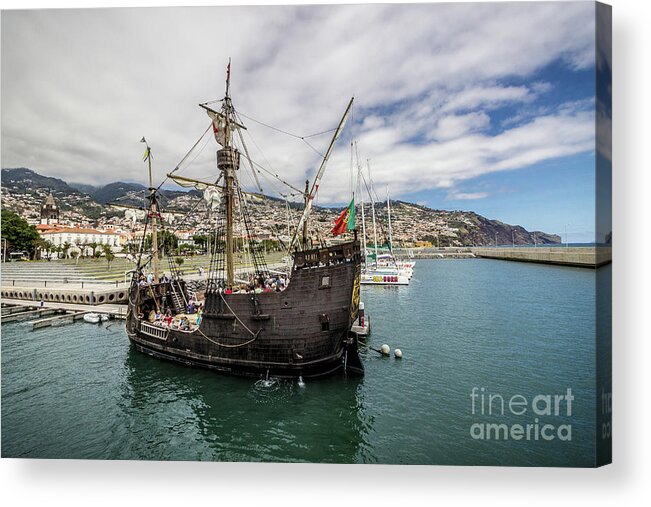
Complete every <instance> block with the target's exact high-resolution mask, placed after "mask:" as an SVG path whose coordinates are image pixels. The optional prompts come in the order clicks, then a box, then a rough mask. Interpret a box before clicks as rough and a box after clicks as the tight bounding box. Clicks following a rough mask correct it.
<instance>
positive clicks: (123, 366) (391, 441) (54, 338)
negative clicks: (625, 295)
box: [2, 259, 611, 466]
mask: <svg viewBox="0 0 651 507" xmlns="http://www.w3.org/2000/svg"><path fill="white" fill-rule="evenodd" d="M601 269H602V270H605V272H607V273H608V274H609V273H610V269H611V268H610V267H605V268H601ZM602 272H604V271H602ZM595 283H596V277H595V271H594V270H588V269H574V268H567V267H554V266H544V265H535V264H524V263H510V262H503V261H491V260H479V259H477V260H431V261H425V260H423V261H419V262H418V264H417V266H416V269H415V275H414V280H413V281H412V283H411V285H409V286H408V287H399V288H396V287H391V288H382V287H364V288H363V290H362V299H363V300H364V301H365V303H366V309H367V312H368V313H369V314H370V315H371V317H372V319H373V335H372V338H371V344H372V345H373V346H374V347H376V348H379V346H380V345H381V344H383V343H387V344H389V345H390V346H391V347H392V348H396V347H399V348H401V349H402V351H403V354H404V358H403V359H402V360H396V359H394V358H382V357H380V356H379V355H378V354H377V353H375V352H373V351H367V350H365V351H363V352H362V360H363V363H364V366H365V368H366V376H365V377H364V378H363V379H357V378H345V377H344V376H335V377H332V378H328V379H325V380H319V381H316V380H315V381H308V382H306V384H305V386H304V387H301V386H299V385H298V383H297V382H287V381H283V382H272V383H271V385H262V383H261V382H255V381H254V380H251V379H242V378H232V377H226V376H220V375H217V374H215V373H212V372H207V371H203V370H195V369H191V368H187V367H182V366H177V365H175V364H170V363H166V362H163V361H160V360H156V359H153V358H150V357H148V356H145V355H142V354H140V353H138V352H136V351H135V350H134V349H133V348H132V347H131V346H130V344H129V342H128V340H127V338H126V335H125V333H124V330H123V328H122V323H121V322H119V321H116V322H111V323H108V325H106V324H105V325H103V326H101V327H99V326H97V325H91V324H86V323H76V324H74V325H68V326H65V327H58V328H46V329H41V330H37V331H31V330H30V327H29V326H28V325H27V324H25V323H11V324H6V325H3V326H2V456H3V457H34V458H89V459H151V460H220V461H231V460H234V461H283V462H285V461H292V462H298V461H306V462H322V463H323V462H327V463H413V464H496V465H497V464H499V465H569V466H583V465H585V466H588V465H591V464H592V463H593V461H594V446H593V442H594V440H595V430H594V422H593V414H594V411H595V387H594V386H595V375H594V359H595V343H594V341H595V338H594V336H595ZM473 387H476V388H478V389H479V388H482V387H483V388H484V389H485V392H486V393H493V394H499V395H500V396H502V397H503V398H506V399H507V400H508V398H509V397H511V396H513V395H516V394H520V395H523V396H525V397H527V398H529V399H530V398H532V397H534V396H535V395H537V394H557V393H561V394H562V393H565V392H566V389H567V388H571V390H572V395H573V396H574V400H573V402H572V415H571V416H568V415H567V414H566V413H565V412H563V413H562V414H560V415H559V416H552V417H545V416H542V417H539V419H540V423H541V424H543V423H545V422H549V423H552V424H553V425H555V427H557V426H559V425H562V424H566V425H571V431H572V434H571V437H572V438H571V440H570V441H560V440H559V439H558V438H556V439H554V440H552V441H546V440H542V439H539V440H529V441H524V440H520V441H516V440H513V439H509V440H478V439H474V438H473V437H472V436H471V434H470V429H471V426H472V425H473V424H474V423H477V422H482V423H483V422H496V423H502V422H504V423H506V424H509V425H511V424H514V423H522V424H526V423H529V422H533V419H534V415H533V414H527V415H525V416H520V417H517V416H514V415H513V414H510V413H508V410H507V413H506V414H505V415H504V416H501V415H499V414H497V415H495V414H494V415H490V416H482V415H481V414H478V413H475V414H474V415H473V414H472V412H471V398H470V394H471V391H472V389H473ZM496 399H497V398H496ZM494 408H495V407H494Z"/></svg>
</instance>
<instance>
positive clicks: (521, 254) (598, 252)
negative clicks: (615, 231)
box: [471, 246, 612, 268]
mask: <svg viewBox="0 0 651 507" xmlns="http://www.w3.org/2000/svg"><path fill="white" fill-rule="evenodd" d="M471 250H472V252H473V253H474V254H475V255H476V256H477V257H484V258H486V259H500V260H505V261H520V262H537V263H541V264H557V265H560V266H576V267H583V268H598V267H599V266H603V265H605V264H608V263H610V262H612V248H611V247H563V246H557V247H542V246H540V247H514V248H513V247H511V248H509V247H507V248H502V247H495V248H485V247H483V248H482V247H475V248H472V249H471Z"/></svg>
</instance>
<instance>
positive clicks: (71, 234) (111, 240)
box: [39, 227, 122, 255]
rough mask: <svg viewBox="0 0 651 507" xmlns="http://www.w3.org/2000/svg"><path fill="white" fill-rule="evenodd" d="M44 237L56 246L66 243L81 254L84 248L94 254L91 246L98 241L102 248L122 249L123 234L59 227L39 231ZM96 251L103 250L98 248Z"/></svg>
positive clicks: (116, 250) (114, 250)
mask: <svg viewBox="0 0 651 507" xmlns="http://www.w3.org/2000/svg"><path fill="white" fill-rule="evenodd" d="M39 232H40V234H41V236H42V237H43V239H45V240H47V241H49V242H50V243H52V244H53V245H55V246H62V245H64V244H65V243H68V244H69V245H70V251H69V252H68V253H70V252H71V251H77V252H79V253H80V254H81V253H82V249H83V250H84V254H85V255H89V254H92V251H93V249H92V248H91V247H89V246H88V245H90V244H91V243H96V244H97V245H99V248H101V247H102V246H103V245H108V246H110V247H111V250H112V251H113V252H118V251H120V250H121V248H122V245H121V241H120V237H121V234H120V233H118V232H116V231H99V230H97V229H82V228H79V227H59V228H54V229H48V230H44V231H39ZM95 251H101V250H99V249H96V250H95Z"/></svg>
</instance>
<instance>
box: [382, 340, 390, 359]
mask: <svg viewBox="0 0 651 507" xmlns="http://www.w3.org/2000/svg"><path fill="white" fill-rule="evenodd" d="M380 352H381V353H382V355H384V356H388V355H389V354H390V353H391V347H389V346H388V345H387V344H386V343H385V344H384V345H382V347H380Z"/></svg>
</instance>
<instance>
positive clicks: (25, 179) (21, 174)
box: [2, 167, 81, 197]
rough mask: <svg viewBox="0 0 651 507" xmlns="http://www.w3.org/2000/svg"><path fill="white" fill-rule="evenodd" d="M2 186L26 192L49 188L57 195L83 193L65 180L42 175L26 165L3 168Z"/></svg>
mask: <svg viewBox="0 0 651 507" xmlns="http://www.w3.org/2000/svg"><path fill="white" fill-rule="evenodd" d="M2 186H3V187H13V188H14V189H15V190H16V191H17V192H20V191H21V190H22V192H23V193H26V194H29V193H30V192H32V191H34V190H36V189H38V188H42V189H49V190H50V191H51V192H52V194H53V195H54V196H55V197H56V196H57V195H75V194H81V192H79V190H77V189H76V188H73V187H71V186H70V185H68V184H67V183H66V182H65V181H63V180H60V179H58V178H51V177H49V176H42V175H40V174H38V173H36V172H34V171H32V170H31V169H27V168H26V167H17V168H15V169H3V170H2Z"/></svg>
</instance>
